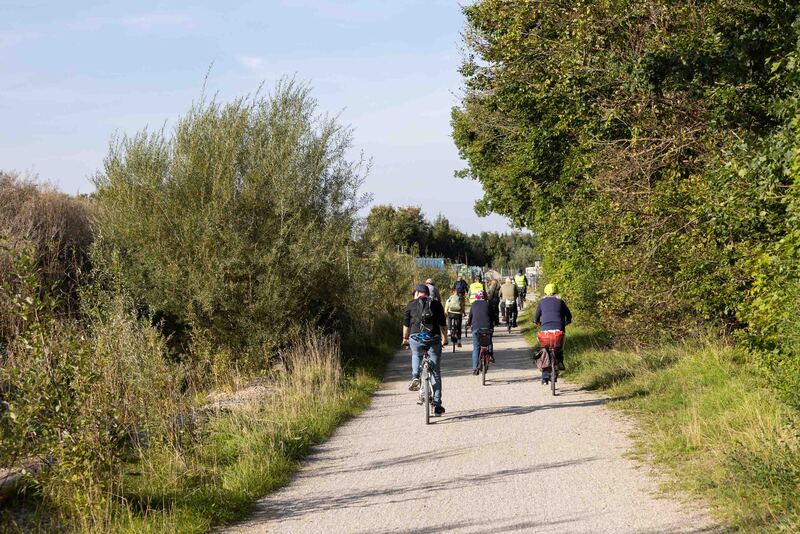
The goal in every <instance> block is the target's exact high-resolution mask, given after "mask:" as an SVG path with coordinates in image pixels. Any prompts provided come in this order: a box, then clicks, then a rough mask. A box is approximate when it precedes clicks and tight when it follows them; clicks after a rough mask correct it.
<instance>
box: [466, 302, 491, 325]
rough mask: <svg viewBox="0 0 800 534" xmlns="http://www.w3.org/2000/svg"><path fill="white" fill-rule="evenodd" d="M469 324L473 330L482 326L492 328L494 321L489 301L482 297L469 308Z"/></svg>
mask: <svg viewBox="0 0 800 534" xmlns="http://www.w3.org/2000/svg"><path fill="white" fill-rule="evenodd" d="M467 325H469V326H472V330H473V332H474V331H477V330H480V329H481V328H487V329H489V330H492V328H493V326H494V323H493V322H492V315H491V308H490V307H489V303H488V302H487V301H485V300H483V299H480V300H476V301H475V302H473V303H472V307H471V308H470V309H469V318H468V319H467Z"/></svg>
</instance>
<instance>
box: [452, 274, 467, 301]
mask: <svg viewBox="0 0 800 534" xmlns="http://www.w3.org/2000/svg"><path fill="white" fill-rule="evenodd" d="M453 290H454V291H455V292H456V293H458V294H459V295H461V296H462V297H463V296H464V295H466V294H467V291H468V290H469V284H468V283H467V281H466V280H464V275H463V274H459V275H458V280H456V283H455V284H453Z"/></svg>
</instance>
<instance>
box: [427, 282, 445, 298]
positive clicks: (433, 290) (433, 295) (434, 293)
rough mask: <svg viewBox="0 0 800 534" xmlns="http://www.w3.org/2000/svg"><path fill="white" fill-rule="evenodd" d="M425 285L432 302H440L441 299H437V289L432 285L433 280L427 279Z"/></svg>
mask: <svg viewBox="0 0 800 534" xmlns="http://www.w3.org/2000/svg"><path fill="white" fill-rule="evenodd" d="M425 285H426V286H428V291H429V296H430V297H431V298H432V299H433V300H436V301H439V302H441V301H442V299H440V298H439V288H437V287H436V286H435V285H433V278H428V279H427V280H425Z"/></svg>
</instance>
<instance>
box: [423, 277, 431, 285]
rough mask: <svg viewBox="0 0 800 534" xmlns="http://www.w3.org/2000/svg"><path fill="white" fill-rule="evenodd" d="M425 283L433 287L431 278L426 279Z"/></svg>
mask: <svg viewBox="0 0 800 534" xmlns="http://www.w3.org/2000/svg"><path fill="white" fill-rule="evenodd" d="M425 283H426V284H431V285H433V278H428V279H427V280H425Z"/></svg>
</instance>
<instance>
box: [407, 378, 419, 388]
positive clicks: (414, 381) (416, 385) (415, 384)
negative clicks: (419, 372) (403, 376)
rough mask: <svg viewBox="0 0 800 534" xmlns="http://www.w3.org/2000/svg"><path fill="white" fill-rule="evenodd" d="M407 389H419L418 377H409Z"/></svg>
mask: <svg viewBox="0 0 800 534" xmlns="http://www.w3.org/2000/svg"><path fill="white" fill-rule="evenodd" d="M408 391H419V378H417V377H416V376H415V377H414V378H412V379H411V383H410V384H408Z"/></svg>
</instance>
